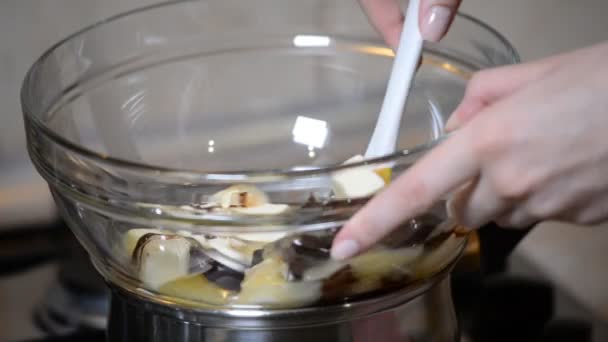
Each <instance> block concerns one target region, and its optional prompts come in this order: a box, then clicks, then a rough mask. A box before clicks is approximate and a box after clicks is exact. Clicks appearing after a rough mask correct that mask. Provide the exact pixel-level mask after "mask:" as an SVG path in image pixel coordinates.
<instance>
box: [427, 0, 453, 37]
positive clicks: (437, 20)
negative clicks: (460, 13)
mask: <svg viewBox="0 0 608 342" xmlns="http://www.w3.org/2000/svg"><path fill="white" fill-rule="evenodd" d="M451 17H452V11H451V10H450V8H448V7H446V6H433V7H431V9H430V10H429V11H428V12H427V13H426V15H425V17H424V20H423V21H422V25H421V26H422V27H421V28H420V33H421V34H422V38H424V39H425V40H429V41H432V42H438V41H439V40H440V39H441V37H443V35H444V34H445V33H446V32H447V30H448V24H449V23H450V18H451Z"/></svg>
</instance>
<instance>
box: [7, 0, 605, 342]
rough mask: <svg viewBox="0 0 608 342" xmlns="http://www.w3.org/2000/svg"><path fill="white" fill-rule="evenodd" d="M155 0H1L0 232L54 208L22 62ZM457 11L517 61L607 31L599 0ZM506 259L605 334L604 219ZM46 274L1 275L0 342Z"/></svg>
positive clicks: (12, 333) (550, 229)
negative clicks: (480, 24)
mask: <svg viewBox="0 0 608 342" xmlns="http://www.w3.org/2000/svg"><path fill="white" fill-rule="evenodd" d="M251 1H254V0H251ZM318 1H322V0H318ZM353 1H356V0H353ZM156 2H160V1H158V0H103V1H99V0H97V1H95V0H1V1H0V233H1V232H3V231H8V230H14V229H27V228H29V227H33V226H37V225H44V224H45V223H49V222H53V221H54V219H55V217H56V213H55V209H54V206H53V203H52V200H51V198H50V195H49V193H48V190H47V187H46V185H45V183H44V182H43V180H42V179H41V178H40V177H39V176H38V174H37V173H36V172H35V171H34V169H33V167H32V165H31V163H30V161H29V158H28V157H27V154H26V148H25V137H24V129H23V122H22V118H21V110H20V104H19V89H20V85H21V81H22V79H23V77H24V75H25V72H26V71H27V68H28V67H29V66H30V65H31V64H32V63H33V62H34V60H35V59H36V58H37V57H38V56H39V55H40V54H41V53H42V52H43V51H44V50H45V49H47V48H48V47H49V46H50V45H51V44H53V43H55V42H56V41H58V40H60V39H61V38H63V37H65V36H66V35H68V34H70V33H72V32H74V31H76V30H78V29H80V28H82V27H84V26H86V25H89V24H91V23H94V22H96V21H98V20H100V19H103V18H106V17H108V16H110V15H113V14H116V13H119V12H123V11H125V10H129V9H132V8H136V7H140V6H143V5H148V4H152V3H156ZM462 11H463V12H465V13H468V14H472V15H474V16H476V17H478V18H480V19H482V20H483V21H485V22H487V23H489V24H490V25H492V26H493V27H494V28H496V29H497V30H498V31H500V32H501V33H502V34H504V35H505V36H506V37H507V38H508V39H509V40H510V41H511V42H512V43H513V44H514V46H515V47H516V48H517V49H518V51H519V52H520V54H521V56H522V58H523V60H524V61H528V60H531V59H536V58H540V57H544V56H548V55H550V54H554V53H558V52H563V51H568V50H571V49H575V48H579V47H583V46H586V45H589V44H593V43H596V42H599V41H602V40H604V39H608V20H606V17H605V15H606V13H608V1H606V0H579V1H572V0H534V1H530V0H510V1H504V0H464V1H463V6H462ZM345 19H346V18H341V19H340V20H345ZM2 255H3V251H2V250H0V256H2ZM510 264H511V271H512V272H514V273H521V274H525V275H532V276H534V277H536V278H539V279H545V280H548V281H549V282H550V283H551V284H553V285H554V286H555V289H556V294H557V295H556V296H555V298H556V299H555V305H556V306H555V307H556V311H557V315H558V316H562V317H574V318H580V319H585V320H587V321H589V322H592V325H593V334H594V336H595V339H594V341H598V342H599V341H608V267H607V265H608V225H605V226H604V227H598V228H580V227H572V226H567V225H563V224H557V223H544V224H542V225H540V226H538V227H536V228H535V229H534V230H533V231H532V232H531V233H529V234H528V235H527V236H526V237H525V239H524V240H523V242H522V243H520V244H519V246H518V247H517V249H516V250H515V252H514V253H513V254H512V256H511V257H510ZM3 266H4V267H5V266H6V265H0V267H3ZM2 273H3V272H0V275H1V274H2ZM53 275H54V271H53V266H52V265H49V266H45V267H38V268H36V269H34V270H31V271H27V272H21V273H17V274H11V277H9V278H2V277H0V341H12V340H20V339H23V338H28V337H31V336H32V334H35V333H34V332H33V331H34V329H33V328H32V322H31V320H30V317H29V315H30V312H29V311H28V310H26V309H21V308H26V307H28V308H29V307H31V305H33V303H37V302H38V301H39V300H40V299H41V298H42V297H43V296H45V291H46V289H45V287H44V286H40V284H41V282H45V281H46V282H50V280H49V279H51V278H52V277H53ZM526 309H527V308H525V307H522V310H526ZM9 319H10V324H7V322H9Z"/></svg>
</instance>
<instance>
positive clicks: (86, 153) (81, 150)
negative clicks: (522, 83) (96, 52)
mask: <svg viewBox="0 0 608 342" xmlns="http://www.w3.org/2000/svg"><path fill="white" fill-rule="evenodd" d="M196 1H198V0H173V1H167V2H162V3H158V4H153V5H149V6H144V7H141V8H136V9H134V10H131V11H127V12H123V13H120V14H117V15H114V16H111V17H108V18H107V19H103V20H100V21H98V22H96V23H94V24H92V25H89V26H87V27H85V28H83V29H81V30H79V31H77V32H75V33H73V34H71V35H69V36H67V37H66V38H64V39H62V40H60V41H59V42H57V43H55V44H54V45H52V46H51V47H50V48H49V49H47V50H46V51H45V52H44V53H43V54H42V55H41V56H40V57H39V58H38V59H37V60H36V61H35V62H34V63H33V64H32V66H31V67H30V69H29V70H28V72H27V73H26V76H25V78H24V81H23V84H22V87H21V104H22V110H23V113H24V116H25V118H26V122H29V123H30V124H33V125H34V126H36V128H37V129H38V130H39V133H42V134H44V135H45V136H46V137H47V138H48V139H50V141H52V142H53V143H55V144H57V145H59V146H60V147H62V148H64V149H66V150H68V151H70V152H71V153H74V154H76V155H79V156H81V157H84V158H87V159H90V160H93V161H96V162H100V163H102V164H106V165H111V166H116V167H118V168H125V169H131V170H132V171H142V172H154V173H157V174H158V175H161V174H172V175H179V176H182V177H185V178H191V179H192V178H194V179H207V180H218V181H222V180H223V181H226V180H234V179H239V180H246V181H248V182H255V181H258V180H259V181H264V180H268V177H270V178H281V179H285V178H292V177H294V178H295V177H308V176H314V175H320V174H327V173H332V172H335V171H338V170H341V169H348V168H356V167H360V166H362V165H382V164H386V163H393V162H398V161H399V160H400V159H403V158H407V157H411V156H412V155H415V154H418V153H423V152H426V151H427V150H429V149H431V148H432V147H434V146H436V145H437V144H439V143H440V142H441V141H443V140H445V139H446V138H447V137H448V136H449V135H442V136H440V137H438V138H437V139H434V140H432V141H430V142H427V143H424V144H420V145H417V146H415V147H413V148H410V149H407V150H398V151H396V152H394V153H392V154H388V155H384V156H381V157H376V158H370V159H366V160H364V161H361V162H356V163H349V164H348V165H344V164H337V165H329V166H323V167H318V168H311V169H304V170H293V169H267V170H255V171H253V170H251V171H247V170H242V171H225V172H205V171H204V170H196V169H175V168H170V167H163V166H158V165H152V164H146V163H138V162H134V161H130V160H125V159H121V158H116V157H112V156H107V155H104V154H101V153H99V152H95V151H93V150H90V149H88V148H85V147H83V146H80V145H78V144H76V143H73V142H71V141H69V140H68V139H66V138H64V137H62V136H61V135H60V134H58V133H56V132H54V131H53V130H52V129H51V128H49V127H48V126H47V125H46V124H45V123H44V122H43V121H42V120H41V119H40V118H39V117H38V116H37V115H36V114H34V113H33V111H32V110H31V109H30V108H29V106H28V101H29V100H28V87H29V85H30V84H31V82H32V81H33V76H34V75H33V73H34V71H35V70H36V69H37V68H38V67H40V66H41V65H43V64H44V62H45V60H46V59H47V58H48V57H49V56H51V55H52V54H53V52H55V51H56V50H57V49H58V48H60V47H61V46H62V45H64V44H67V43H69V42H70V41H72V40H74V39H78V38H79V37H81V36H82V35H85V34H87V33H88V32H91V31H93V30H95V29H96V28H98V27H101V26H105V25H110V24H112V22H114V21H117V20H120V19H123V18H126V17H129V16H133V15H136V14H139V13H143V12H147V11H151V10H156V9H161V8H165V7H166V8H168V7H171V6H174V5H180V4H183V3H189V2H196ZM456 17H457V18H456V20H464V21H468V22H469V23H471V24H473V25H475V26H477V27H479V28H480V29H482V30H485V31H487V32H488V33H490V34H491V35H492V36H494V38H496V39H497V40H498V41H499V42H500V43H501V44H502V45H503V46H504V47H505V49H506V50H508V52H509V55H510V56H511V57H512V62H513V63H514V64H516V63H519V62H520V56H519V54H518V53H517V50H515V48H514V47H513V46H512V44H511V43H510V42H509V41H508V40H507V39H506V37H504V36H503V35H502V34H501V33H500V32H498V31H497V30H496V29H494V28H492V27H491V26H490V25H488V24H486V23H485V22H483V21H482V20H480V19H478V18H475V17H473V16H471V15H469V14H465V13H462V12H458V13H457V14H456ZM379 42H380V43H382V42H381V41H380V39H379ZM62 96H63V94H61V96H59V97H58V98H57V99H55V101H54V102H56V101H58V100H60V99H61V97H62Z"/></svg>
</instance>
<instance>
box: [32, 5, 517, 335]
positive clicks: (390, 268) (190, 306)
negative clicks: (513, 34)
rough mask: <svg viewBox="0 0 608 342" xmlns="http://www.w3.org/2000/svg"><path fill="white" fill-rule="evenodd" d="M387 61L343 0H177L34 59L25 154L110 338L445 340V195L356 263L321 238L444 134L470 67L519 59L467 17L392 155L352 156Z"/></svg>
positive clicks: (450, 247)
mask: <svg viewBox="0 0 608 342" xmlns="http://www.w3.org/2000/svg"><path fill="white" fill-rule="evenodd" d="M392 56H393V54H392V52H391V51H390V49H388V48H387V47H386V46H385V44H384V43H383V42H382V41H381V40H379V38H378V36H377V34H376V33H375V32H374V30H373V29H372V28H371V26H370V25H369V23H368V22H367V20H366V18H365V16H364V14H363V13H362V12H361V10H360V9H359V8H358V7H357V5H356V2H354V1H351V0H331V1H285V0H262V1H251V2H242V1H232V0H223V1H178V2H171V3H164V4H161V5H155V6H151V7H147V8H143V9H140V10H136V11H133V12H129V13H126V14H123V15H119V16H116V17H113V18H110V19H108V20H106V21H103V22H101V23H98V24H96V25H93V26H91V27H89V28H87V29H85V30H83V31H80V32H78V33H76V34H74V35H72V36H70V37H69V38H67V39H65V40H63V41H61V42H60V43H58V44H57V45H55V46H54V47H52V48H51V49H50V50H48V51H47V52H46V53H45V54H44V55H43V56H42V57H41V58H40V59H39V60H38V61H37V62H36V63H35V64H34V65H33V66H32V68H31V70H30V71H29V73H28V74H27V76H26V79H25V81H24V85H23V89H22V104H23V112H24V116H25V126H26V131H27V138H28V148H29V153H30V155H31V158H32V160H33V162H34V164H35V166H36V167H37V169H38V171H39V172H40V174H41V175H42V176H43V177H44V178H45V179H46V180H47V181H48V183H49V186H50V189H51V191H52V193H53V196H54V198H55V201H56V203H57V205H58V207H59V208H60V210H61V213H62V215H63V217H64V218H65V219H66V221H67V222H68V224H69V225H70V226H71V228H72V230H73V231H74V233H75V235H76V236H77V237H78V239H79V240H80V242H81V243H82V244H83V245H84V247H85V248H86V250H87V251H88V253H89V254H90V256H91V258H92V261H93V263H94V265H95V266H96V268H97V269H98V271H99V272H100V273H101V274H102V275H103V276H104V278H105V279H106V281H107V282H108V284H109V285H110V287H111V288H112V289H113V301H112V315H111V317H110V326H109V332H108V336H109V337H108V338H109V340H111V341H139V340H141V341H144V340H147V341H165V340H166V341H192V340H193V341H198V340H201V341H204V340H214V338H217V337H213V336H215V335H214V334H224V335H222V336H224V337H223V338H224V339H220V340H222V341H224V340H227V341H233V340H235V341H237V340H243V339H247V340H254V341H257V340H260V341H262V340H263V341H267V340H277V341H279V340H283V339H285V338H287V337H286V336H290V337H289V338H290V339H295V340H297V338H303V337H306V338H311V337H310V336H321V337H319V338H320V339H322V340H323V339H326V340H328V341H335V340H340V341H351V340H358V341H366V340H367V338H366V337H365V336H367V335H366V334H369V331H370V329H372V328H370V327H373V328H374V329H376V330H378V331H382V333H384V334H394V335H395V336H397V337H399V338H402V339H401V340H403V339H404V338H410V339H412V338H419V337H416V336H426V337H424V338H426V339H428V340H429V341H444V340H445V341H449V340H453V338H454V337H455V336H456V334H457V333H456V328H455V324H454V317H453V312H452V309H451V300H450V297H449V289H448V287H447V285H446V284H447V283H446V279H447V273H449V270H450V269H451V266H452V265H453V264H454V262H455V261H456V260H457V258H458V256H459V254H460V252H461V251H462V249H463V246H464V244H465V242H466V234H465V233H463V229H462V228H461V227H459V226H458V225H456V224H455V223H454V222H452V221H451V220H450V219H449V218H448V217H447V215H446V210H445V205H444V203H439V204H437V205H436V206H435V207H434V208H432V210H429V212H428V213H426V214H424V215H421V216H420V217H416V218H413V219H411V220H409V221H407V222H404V224H403V226H402V227H401V228H400V229H399V230H397V231H396V232H395V233H393V234H391V235H390V236H389V237H387V238H386V239H385V240H383V241H382V242H381V243H380V244H378V245H377V246H375V247H374V248H373V249H371V250H370V251H368V252H366V253H365V254H363V255H361V256H359V257H355V258H353V259H351V260H347V261H344V262H337V261H334V260H331V259H330V258H329V247H330V243H331V240H332V238H333V236H334V235H335V234H336V232H337V231H338V230H339V229H340V227H341V225H342V224H343V223H344V222H345V221H346V220H347V219H348V218H349V217H350V216H351V215H352V214H353V213H354V212H355V211H356V210H357V209H359V208H360V207H361V206H362V205H363V204H364V203H365V202H366V201H367V200H368V199H369V198H370V197H371V196H372V195H373V194H374V193H375V192H376V191H378V190H380V189H381V188H383V187H384V186H386V184H388V183H389V182H390V180H391V179H392V178H394V177H396V176H397V175H398V174H399V173H401V172H403V170H405V169H407V168H408V167H409V166H410V165H411V164H412V163H414V162H415V161H416V160H417V159H418V158H419V157H420V156H421V155H423V154H424V153H425V152H426V151H427V150H428V149H430V148H432V146H433V145H435V144H436V143H438V142H439V141H440V140H441V139H442V137H443V136H442V134H443V133H442V129H443V124H444V122H445V121H446V119H447V116H448V115H449V113H451V111H452V110H453V109H454V108H455V106H456V105H457V104H458V101H459V100H460V99H461V98H462V96H463V93H464V88H465V85H466V82H467V80H468V79H469V78H470V76H471V74H472V73H473V72H474V71H476V70H479V69H483V68H487V67H492V66H497V65H503V64H510V63H515V62H517V60H518V57H517V54H516V53H515V51H514V50H513V48H512V47H511V46H510V45H509V43H508V42H507V41H506V40H505V39H504V38H502V37H501V36H500V35H499V34H497V33H496V32H495V31H494V30H492V29H491V28H489V27H488V26H486V25H484V24H483V23H481V22H479V21H478V20H476V19H473V18H471V17H468V16H466V15H459V16H458V17H457V18H456V20H455V22H454V27H453V29H452V30H451V31H450V33H449V35H448V36H447V37H446V39H444V40H443V41H442V42H441V43H440V44H427V45H426V46H425V50H424V61H423V64H422V67H421V69H420V71H419V72H418V75H417V77H416V80H415V85H414V88H413V92H412V95H411V96H410V101H409V103H408V107H407V108H406V110H405V113H404V119H403V122H402V124H401V127H400V135H399V142H398V146H399V152H397V153H395V154H393V155H389V156H384V157H382V158H378V159H374V160H370V161H367V162H365V163H364V162H362V161H361V160H360V158H358V157H356V156H357V155H360V154H362V153H363V152H364V151H365V147H366V145H367V142H368V141H369V138H370V135H371V133H372V131H373V128H374V124H375V120H376V117H377V113H378V111H379V108H380V104H381V101H382V97H383V94H384V91H385V87H386V80H387V77H388V74H389V72H390V67H391V62H392ZM353 156H354V158H353ZM437 172H449V170H437ZM429 298H431V299H429ZM438 300H439V302H437V301H438ZM433 303H435V304H433ZM437 303H442V304H440V305H438V304H437ZM414 313H416V314H414ZM423 313H426V315H427V316H428V317H426V318H424V317H423V318H420V317H414V316H416V315H418V316H420V315H422V316H424V314H423ZM431 313H432V315H431ZM387 315H388V316H387ZM429 315H430V316H429ZM431 316H432V317H433V318H429V317H431ZM385 318H386V319H385ZM391 322H393V323H391ZM433 325H436V326H440V327H441V329H440V330H437V331H433V329H431V328H430V327H431V326H433ZM382 326H386V327H385V328H381V327H382ZM320 331H322V333H320ZM281 334H283V335H281ZM311 334H312V335H311ZM315 334H316V335H315ZM193 336H197V337H193ZM294 336H296V337H294ZM297 336H299V337H297ZM408 336H409V337H408ZM319 338H318V339H319ZM370 338H371V337H370ZM388 338H389V337H387V340H388ZM215 340H217V339H215Z"/></svg>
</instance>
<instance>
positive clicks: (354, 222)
mask: <svg viewBox="0 0 608 342" xmlns="http://www.w3.org/2000/svg"><path fill="white" fill-rule="evenodd" d="M472 126H473V125H467V126H465V128H463V129H462V130H461V131H458V132H456V133H454V134H453V135H452V136H451V137H449V138H448V139H447V140H446V141H444V142H443V143H441V144H440V145H439V146H437V147H436V148H434V149H432V150H431V151H430V152H428V154H427V155H425V156H424V157H423V158H421V159H420V160H419V161H418V162H417V163H415V164H414V165H413V166H412V167H411V168H410V169H409V170H407V171H405V172H404V173H403V174H402V175H401V176H399V177H398V178H397V179H396V180H395V181H394V182H393V183H392V184H391V185H390V186H389V187H387V188H386V189H385V190H384V191H382V192H380V193H379V194H378V195H376V196H375V197H374V198H373V199H372V200H370V201H369V203H368V204H366V205H365V206H364V207H363V208H362V209H361V210H360V211H359V212H357V213H356V214H355V215H354V216H353V217H352V218H351V219H350V220H349V221H348V222H347V223H346V224H345V225H344V227H343V228H342V229H341V230H340V232H339V233H338V235H337V236H336V238H335V239H334V243H333V246H332V251H331V253H332V257H333V258H335V259H346V258H349V257H351V256H354V255H356V254H358V253H360V252H362V251H364V250H366V249H368V248H369V247H370V246H371V245H373V244H374V243H376V242H378V241H379V240H380V239H381V238H382V237H384V236H385V235H387V234H388V233H389V232H391V231H392V230H394V229H395V228H397V227H398V226H399V225H400V224H401V223H402V222H404V221H405V220H406V219H409V218H412V217H415V216H416V215H420V214H422V213H424V212H425V211H426V210H428V208H430V207H431V205H433V204H434V203H436V202H437V201H439V200H440V199H441V198H442V197H443V196H444V195H446V194H447V193H449V192H450V191H452V190H453V189H455V188H457V187H459V186H460V185H462V184H464V183H466V182H467V181H468V180H470V179H472V178H474V177H475V176H476V175H477V174H478V173H479V168H480V164H479V161H478V160H477V158H476V157H475V155H474V153H473V150H472V139H473V137H474V136H475V135H474V134H472V132H473V129H474V128H472Z"/></svg>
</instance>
